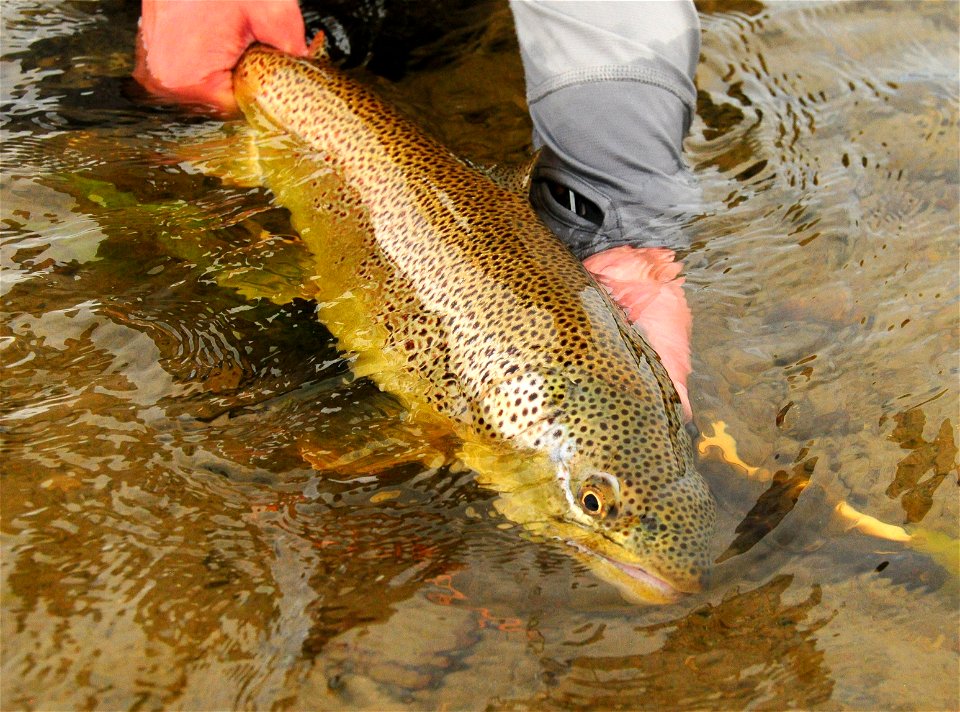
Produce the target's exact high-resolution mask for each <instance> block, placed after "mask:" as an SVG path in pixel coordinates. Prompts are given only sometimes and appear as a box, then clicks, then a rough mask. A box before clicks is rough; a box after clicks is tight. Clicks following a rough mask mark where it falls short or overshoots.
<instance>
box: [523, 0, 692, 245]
mask: <svg viewBox="0 0 960 712" xmlns="http://www.w3.org/2000/svg"><path fill="white" fill-rule="evenodd" d="M510 5H511V9H512V10H513V15H514V20H515V23H516V27H517V35H518V38H519V41H520V52H521V56H522V59H523V66H524V73H525V75H526V87H527V88H526V92H527V103H528V104H529V107H530V115H531V118H532V120H533V126H534V129H533V142H534V146H535V147H536V148H542V154H541V158H540V161H539V163H538V166H537V168H536V170H535V171H534V174H533V183H532V186H531V196H530V197H531V201H532V202H533V204H534V207H535V208H536V209H537V211H538V212H539V213H540V215H541V217H543V219H544V220H545V221H546V222H547V224H548V225H549V226H550V228H551V229H552V230H553V231H554V232H556V233H557V234H558V235H560V237H561V238H563V239H564V240H565V241H566V242H567V244H568V245H569V246H570V248H571V249H572V250H573V251H574V252H575V253H576V254H577V255H578V256H579V257H580V258H581V259H585V258H586V257H589V256H590V255H592V254H594V253H597V252H601V251H603V250H605V249H608V248H610V247H616V246H619V245H635V246H653V245H664V246H668V247H673V248H675V249H676V248H683V247H686V246H687V243H686V240H685V239H684V236H683V235H682V234H681V232H680V230H679V229H678V228H677V226H676V224H677V221H676V216H677V214H678V213H682V212H684V211H685V210H692V209H694V207H695V205H696V203H697V202H698V197H699V191H698V190H697V188H696V184H695V182H694V180H693V177H692V175H691V174H690V171H689V170H688V169H687V167H686V165H685V164H684V161H683V156H682V150H683V137H684V135H685V134H686V132H687V130H688V129H689V127H690V122H691V120H692V117H693V114H694V111H695V109H696V88H695V87H694V84H693V75H694V71H695V70H696V66H697V61H698V59H699V52H700V24H699V20H698V18H697V13H696V9H695V8H694V7H693V3H692V2H690V1H689V0H660V1H657V2H649V1H645V2H640V1H639V0H629V1H626V2H620V1H616V0H511V3H510Z"/></svg>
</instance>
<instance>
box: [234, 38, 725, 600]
mask: <svg viewBox="0 0 960 712" xmlns="http://www.w3.org/2000/svg"><path fill="white" fill-rule="evenodd" d="M234 84H235V91H236V95H237V99H238V102H239V104H240V106H241V108H242V109H243V111H244V113H245V114H246V115H247V117H248V119H249V121H250V123H251V124H252V125H253V126H254V127H255V128H256V129H257V130H258V133H259V135H260V139H259V140H258V141H257V151H258V154H259V159H260V164H261V170H262V173H263V180H264V181H265V183H266V185H267V186H268V187H270V188H271V190H272V191H273V192H274V194H275V196H276V198H277V200H278V202H280V204H282V205H284V206H285V207H287V208H288V209H289V210H290V212H291V215H292V221H293V224H294V226H295V227H296V229H297V230H298V232H300V234H301V236H302V237H303V239H304V240H305V242H306V243H307V244H308V245H309V246H310V248H311V249H312V251H313V252H314V253H315V254H316V255H317V256H318V265H320V263H321V261H322V267H320V266H318V277H317V280H316V283H317V299H318V303H319V304H320V308H319V316H320V318H321V319H322V320H323V321H324V322H325V323H326V325H327V326H328V327H329V328H330V330H331V331H332V332H333V333H334V335H335V336H336V337H337V338H338V340H339V341H340V344H341V346H342V347H343V348H344V349H346V350H349V351H354V352H356V353H357V354H358V357H357V361H356V364H355V366H356V369H357V370H358V371H359V372H360V373H363V374H365V375H370V376H371V377H372V378H374V379H375V380H376V381H377V382H378V383H379V384H380V386H381V387H382V388H384V389H385V390H388V391H390V392H392V393H394V394H395V395H396V396H397V397H398V398H399V399H400V400H401V401H402V402H403V403H404V404H405V405H406V406H407V407H408V408H409V409H410V410H411V411H412V412H413V413H414V414H424V415H426V416H427V417H436V415H440V416H441V417H443V418H445V419H447V420H449V421H450V422H451V426H452V427H453V428H455V430H456V432H457V433H458V435H459V436H460V437H461V438H462V439H463V440H464V443H465V446H464V451H465V452H467V451H471V446H472V445H476V446H477V447H479V448H481V449H482V448H494V449H497V450H499V451H501V452H502V451H506V453H507V454H508V455H512V457H513V458H514V459H515V460H519V461H525V460H529V461H531V462H533V461H534V460H538V458H539V461H541V462H542V463H546V464H548V465H549V469H550V472H551V473H552V474H551V476H550V477H549V483H548V484H549V488H550V489H549V491H548V490H546V489H543V486H542V485H543V483H541V485H540V486H539V487H540V489H537V488H533V489H532V490H531V489H530V488H529V487H528V488H527V491H528V492H530V491H537V492H538V493H539V494H538V495H537V498H538V499H537V500H536V501H532V500H531V501H529V502H527V504H529V506H528V507H527V506H526V505H524V506H525V507H526V509H524V510H523V513H522V514H521V513H520V509H521V508H519V507H516V506H514V507H511V505H510V503H509V502H507V504H505V506H504V508H503V509H504V511H505V512H506V513H507V514H508V516H513V518H514V519H517V520H518V521H521V523H523V524H524V525H525V526H529V528H530V529H532V530H535V531H536V532H537V533H538V534H542V535H544V536H550V537H556V538H560V539H562V540H564V541H566V542H568V543H570V544H571V545H572V546H573V547H574V549H575V550H576V551H577V552H579V553H580V554H581V555H583V557H582V558H584V560H586V561H587V562H588V563H589V564H590V565H591V568H592V569H593V570H594V571H596V573H597V574H598V575H600V576H601V577H602V578H605V579H607V580H610V581H612V582H614V583H615V584H617V585H618V586H620V587H621V588H622V589H623V588H626V589H630V591H631V595H633V596H634V597H638V596H639V597H641V598H647V599H654V600H664V599H665V598H669V597H670V594H671V593H672V592H673V590H674V589H676V590H681V591H692V590H697V589H698V588H699V581H700V577H701V575H702V574H703V573H704V572H705V571H706V570H707V569H708V568H709V561H708V546H709V542H710V539H711V535H712V531H713V525H714V519H715V510H714V504H713V500H712V498H711V496H710V494H709V492H708V489H707V487H706V485H705V483H704V482H703V480H702V479H701V478H700V476H699V475H698V474H697V472H696V471H695V470H694V467H693V458H692V450H691V444H690V441H689V438H688V436H687V434H686V432H685V430H684V428H683V422H682V416H681V411H680V403H679V399H678V397H677V395H676V391H675V389H674V387H673V384H672V383H671V382H670V379H669V378H668V376H667V374H666V372H665V371H664V369H663V367H662V365H661V364H660V362H659V359H658V358H657V356H656V354H655V353H654V352H653V350H652V349H651V348H650V347H649V346H648V345H647V344H646V343H645V342H644V341H643V340H642V339H641V338H640V337H639V336H638V335H637V334H636V332H635V331H634V330H633V329H632V328H631V327H630V326H629V324H627V323H626V321H625V320H624V318H623V315H622V313H621V312H620V310H619V309H618V308H617V307H616V306H614V305H613V304H612V303H611V301H610V299H609V298H608V296H607V294H606V293H605V291H604V290H602V289H601V288H600V287H598V286H597V284H596V283H595V282H594V281H593V279H592V278H591V277H590V276H589V274H588V273H587V272H586V271H585V270H584V268H583V267H582V266H581V264H580V263H579V262H578V261H577V260H576V259H575V258H574V257H573V256H572V255H571V254H570V253H569V252H568V251H567V250H566V248H565V247H564V246H563V245H562V244H561V243H560V242H559V240H558V239H557V238H556V237H555V236H554V235H553V234H552V233H550V232H549V230H548V229H547V228H546V227H545V226H544V225H543V224H542V223H541V222H540V220H539V219H538V218H537V216H536V214H535V213H534V212H533V210H532V208H531V207H530V205H529V203H528V202H527V200H526V198H525V196H521V195H517V194H515V193H513V192H511V191H508V190H506V189H504V188H502V187H501V186H499V185H497V184H496V183H494V182H493V181H492V180H490V178H489V177H487V176H486V175H484V174H482V173H481V172H479V171H478V170H476V169H474V168H472V167H470V166H468V165H467V164H465V163H464V162H463V161H461V160H459V159H458V158H457V157H455V156H454V155H453V154H452V153H450V152H449V151H448V150H447V149H445V148H444V147H443V146H441V145H440V144H438V143H437V142H435V141H433V140H432V139H430V138H428V137H427V136H425V135H424V134H423V133H422V132H421V131H420V130H419V129H418V128H417V127H416V126H415V125H414V124H412V123H411V122H410V121H408V120H406V119H404V118H403V117H402V116H400V115H399V114H398V113H397V112H396V111H395V110H393V109H392V108H391V107H389V106H387V105H385V104H384V103H383V102H382V101H381V100H380V99H379V98H378V97H376V96H375V95H374V94H373V93H372V92H370V91H369V90H367V89H365V88H364V87H362V86H360V85H358V84H357V83H356V82H354V81H352V80H351V79H349V78H348V77H346V76H344V75H343V74H341V73H339V72H338V71H337V70H336V69H334V68H333V67H332V66H330V65H329V64H327V63H325V62H323V61H319V62H313V61H308V60H301V59H295V58H291V57H289V56H286V55H283V54H281V53H277V52H274V51H272V50H268V49H265V48H259V47H254V48H252V49H250V50H248V52H247V53H246V55H245V56H244V58H243V59H242V60H241V62H240V64H239V65H238V67H237V69H236V70H235V73H234ZM472 451H474V452H476V451H477V450H476V448H473V450H472ZM468 461H471V460H470V459H469V458H468ZM482 461H483V458H482V457H474V458H473V459H472V461H471V462H472V464H473V465H474V466H475V467H476V468H477V469H478V471H479V472H478V474H479V476H480V480H481V482H486V483H488V484H490V483H492V486H494V487H495V488H496V489H499V490H500V491H501V492H502V493H504V496H503V497H502V498H501V499H504V500H505V501H506V500H509V499H511V498H513V499H514V500H515V502H514V504H516V503H517V502H520V501H521V500H522V499H523V497H522V495H521V494H519V493H518V492H519V490H518V491H517V492H512V493H507V490H509V489H510V487H509V486H508V485H505V484H503V482H502V477H501V479H500V480H498V479H497V476H496V474H495V473H492V472H487V473H484V472H483V469H484V466H483V464H482ZM501 462H502V460H501ZM531 466H532V465H531ZM488 469H489V468H488ZM494 469H496V468H494ZM498 482H499V484H498ZM511 511H512V512H513V514H512V515H511V514H510V512H511Z"/></svg>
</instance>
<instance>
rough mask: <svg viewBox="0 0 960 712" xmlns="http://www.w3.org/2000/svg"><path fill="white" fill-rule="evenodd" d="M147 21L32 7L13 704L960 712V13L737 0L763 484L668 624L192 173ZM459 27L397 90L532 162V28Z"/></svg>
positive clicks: (736, 326)
mask: <svg viewBox="0 0 960 712" xmlns="http://www.w3.org/2000/svg"><path fill="white" fill-rule="evenodd" d="M136 5H137V3H124V2H120V1H119V0H117V1H116V2H112V1H111V2H99V3H98V2H81V1H76V2H59V3H52V2H42V1H40V0H37V1H36V2H31V1H28V0H9V1H7V2H4V3H3V4H2V6H0V7H2V13H3V30H2V42H3V46H2V54H3V56H2V102H3V114H2V121H3V125H2V140H3V155H2V160H3V164H2V183H0V185H2V194H0V197H2V204H0V222H2V240H3V242H2V252H0V270H2V271H0V300H2V311H3V317H2V323H0V346H2V352H0V354H2V356H0V358H2V361H0V363H2V368H3V372H2V403H0V428H2V430H0V434H2V465H0V467H2V470H0V472H2V474H0V487H2V492H0V494H2V497H0V515H2V519H0V546H2V568H0V571H2V580H0V585H2V588H0V594H2V599H0V601H2V621H0V622H2V641H3V646H2V681H0V707H2V708H3V709H64V708H99V709H157V708H162V707H165V708H171V707H172V708H180V709H216V708H255V709H312V708H350V709H355V708H370V709H381V708H405V707H409V708H416V709H421V708H448V709H485V708H493V709H502V708H506V709H531V708H533V709H541V708H546V709H553V708H565V709H568V708H569V709H577V708H589V709H598V708H623V709H658V708H663V709H731V708H744V707H752V708H761V709H782V708H788V707H800V708H817V709H840V708H844V709H955V708H957V707H958V705H960V684H958V679H957V675H956V673H957V668H958V661H960V642H958V635H957V630H958V623H960V621H958V605H960V594H958V570H957V562H956V556H957V551H956V547H957V544H956V540H957V536H958V516H960V515H958V496H957V494H958V492H957V487H958V473H957V421H958V400H960V392H958V391H960V383H958V353H960V343H958V341H960V324H958V301H960V300H958V296H960V294H958V292H960V286H958V269H957V267H958V236H960V225H958V212H957V210H958V205H960V171H958V99H960V91H958V80H957V77H958V72H960V62H958V50H957V43H958V37H960V30H958V27H960V18H958V12H960V7H958V5H957V4H956V3H950V2H943V3H939V2H917V3H880V2H873V3H840V4H832V3H829V4H828V3H813V4H800V3H776V4H770V5H764V4H761V3H759V2H752V1H751V0H731V1H730V2H705V3H702V4H701V5H700V9H701V20H702V23H703V29H704V34H703V49H702V59H701V64H700V67H699V70H698V78H697V82H698V88H699V102H698V104H699V106H698V114H699V115H698V118H697V119H696V121H695V123H694V126H693V129H692V132H691V136H690V138H689V140H688V143H687V149H688V158H689V161H690V163H691V164H692V165H693V166H694V168H695V172H696V174H697V176H698V178H699V181H700V184H701V187H702V189H703V203H702V205H701V208H700V212H699V213H698V214H696V215H692V216H691V217H690V218H689V220H688V221H687V224H686V225H685V229H686V230H688V231H689V233H690V235H691V236H692V238H693V247H692V249H691V250H690V251H689V254H687V255H685V256H684V264H685V274H686V280H687V281H686V287H687V294H688V299H689V301H690V306H691V309H692V311H693V314H694V337H693V359H694V373H693V376H692V379H691V383H690V386H691V388H690V390H691V396H692V402H693V408H694V412H695V421H696V424H697V426H698V428H699V429H700V430H701V432H703V433H704V434H705V435H707V436H710V435H713V434H715V433H717V432H718V430H719V429H722V428H725V429H726V432H727V433H729V434H731V435H732V436H733V437H734V438H735V439H736V442H737V444H738V450H739V455H740V456H741V457H742V459H743V460H744V461H745V462H746V463H747V464H748V465H750V466H751V467H755V468H758V472H757V473H755V474H756V475H757V477H755V478H753V479H751V478H748V477H746V476H745V474H744V472H743V471H742V468H738V467H736V466H731V465H729V464H726V463H724V462H722V461H720V460H719V458H718V457H717V452H716V450H715V449H710V448H707V449H706V453H705V454H704V456H703V461H702V463H701V468H702V470H703V472H704V473H705V475H706V476H708V478H709V480H710V483H711V487H712V488H713V489H714V491H715V493H716V494H717V497H718V500H719V502H720V508H721V516H720V527H719V531H718V535H717V543H716V552H715V553H716V555H717V557H718V558H719V559H720V560H721V562H720V563H719V564H718V566H717V570H716V575H715V577H714V581H713V583H712V585H711V586H710V587H709V588H708V589H707V590H706V591H704V592H703V593H702V594H698V595H696V596H691V597H688V598H686V599H684V601H682V602H681V603H680V604H677V605H674V606H666V607H649V608H643V607H638V606H635V605H631V604H629V603H627V602H625V601H623V600H622V599H621V598H620V596H619V595H618V594H617V592H616V591H615V590H613V589H612V588H610V587H608V586H607V585H605V584H604V583H602V582H601V581H599V580H597V579H595V578H593V577H592V576H591V575H590V574H589V573H587V572H586V571H585V570H583V569H582V568H581V567H580V566H579V565H578V564H577V563H575V562H574V561H573V560H572V559H570V558H569V557H568V556H567V555H566V553H565V552H564V551H563V550H562V549H561V548H560V547H558V546H555V545H552V544H550V543H543V542H533V541H529V540H527V539H525V538H524V537H523V536H522V532H521V531H519V530H518V528H516V527H514V526H513V525H511V524H510V523H509V522H507V521H506V520H504V519H502V518H501V517H500V516H499V515H497V513H496V511H495V510H494V508H493V504H492V498H491V495H490V494H489V493H487V492H485V491H483V490H482V489H480V488H478V487H477V486H476V485H475V484H474V482H473V479H472V477H471V473H470V472H469V471H464V470H462V469H461V468H458V467H457V466H456V465H449V464H438V463H427V464H424V463H422V462H420V461H418V460H417V458H414V457H412V456H411V455H412V453H414V452H415V451H416V450H417V448H418V440H417V434H416V433H415V432H410V430H409V429H405V428H404V427H403V424H402V421H401V417H400V416H401V415H402V414H401V413H400V411H399V408H398V406H397V405H396V404H395V403H394V402H393V400H392V399H391V398H389V397H388V396H386V395H384V394H382V393H380V392H379V391H378V390H377V388H376V387H375V386H374V385H373V384H372V383H370V382H368V381H367V380H365V379H355V378H353V377H352V376H351V374H350V370H349V363H348V361H347V360H346V359H345V358H344V357H343V355H342V354H340V353H339V352H338V351H337V349H336V346H335V344H334V343H333V342H332V340H331V338H330V336H329V334H328V333H327V331H326V330H325V329H324V328H323V326H322V325H320V324H319V323H317V321H316V320H315V318H314V307H313V305H312V304H311V303H309V302H307V301H303V300H299V299H294V298H293V294H292V292H291V294H290V299H284V298H283V295H284V294H286V292H285V291H284V290H285V289H286V288H287V286H288V285H289V284H290V279H291V275H292V274H294V265H295V262H296V254H297V249H298V247H297V238H296V235H295V233H293V232H292V229H291V227H290V225H289V222H288V220H287V216H286V213H285V212H284V211H282V210H279V209H276V208H274V207H272V206H271V203H270V196H269V194H268V193H266V192H265V191H263V190H259V189H244V188H236V187H231V186H228V185H225V184H223V183H221V182H220V181H218V180H216V179H214V178H210V177H207V176H204V175H202V174H200V173H199V172H198V171H196V170H195V169H194V168H192V167H191V164H190V163H189V162H185V161H184V160H183V156H181V155H178V154H177V150H176V148H177V146H182V145H184V144H186V143H188V142H191V141H195V140H198V139H205V138H207V139H208V138H211V137H216V136H220V135H222V133H223V131H224V128H223V127H222V126H221V124H220V122H217V121H213V120H210V119H206V118H203V117H198V116H191V115H189V114H185V113H184V112H182V111H180V110H178V109H174V108H164V107H156V106H152V105H150V104H149V103H147V102H145V101H144V99H143V97H142V96H141V95H139V94H138V93H137V92H136V88H135V87H134V86H132V84H131V82H130V80H129V79H128V75H129V73H130V71H131V69H132V65H131V62H132V59H131V57H132V48H133V39H134V32H135V26H136V10H137V8H136V7H135V6H136ZM448 25H449V27H448V28H447V31H446V32H441V33H439V34H438V35H437V37H432V38H430V41H429V42H427V41H426V40H425V39H424V40H423V43H421V44H419V45H418V46H417V47H415V48H414V49H413V50H412V52H411V58H410V63H409V71H408V72H407V73H406V74H404V75H403V76H402V78H399V79H396V81H392V80H387V79H377V78H371V81H375V82H376V83H377V84H378V85H379V86H380V87H381V88H382V90H383V91H384V92H385V93H386V94H388V95H389V97H390V98H391V99H392V100H394V101H396V102H397V103H399V104H401V105H402V106H403V107H404V108H405V109H406V110H407V111H408V112H410V113H412V114H413V115H414V116H416V117H417V118H418V120H420V121H421V122H422V123H423V124H424V125H425V126H426V127H428V128H429V129H430V130H431V131H432V132H434V133H435V134H437V135H438V136H439V137H440V138H441V139H442V140H444V141H445V142H446V143H448V144H449V145H450V146H451V147H452V148H453V149H454V150H455V151H457V152H458V153H460V154H462V155H465V156H469V157H471V158H474V159H477V160H479V161H483V162H492V163H509V162H513V161H518V160H521V159H522V157H523V156H524V155H525V153H526V151H527V150H528V143H529V124H528V120H527V118H526V110H525V106H524V102H523V80H522V71H521V67H520V62H519V58H518V57H517V54H516V52H517V50H516V44H515V41H514V39H513V35H512V32H513V29H512V22H511V18H510V13H509V11H508V9H507V7H506V5H505V3H502V2H485V3H481V4H477V5H475V6H473V7H471V8H470V9H468V10H462V11H458V12H456V13H453V14H452V15H451V17H450V18H449V23H448ZM264 291H270V292H271V293H273V294H275V295H278V296H277V298H276V299H274V300H273V301H270V300H265V299H261V298H259V297H258V296H257V295H260V294H262V293H264ZM720 423H722V424H723V425H719V424H720ZM841 501H845V502H847V503H849V504H850V505H852V506H853V507H855V508H856V509H858V510H860V511H862V512H864V513H867V514H869V515H872V516H874V517H877V518H878V519H880V520H882V521H885V522H889V523H891V524H897V525H903V526H906V528H907V529H908V530H909V531H911V532H914V533H916V534H917V536H918V537H921V538H923V541H924V542H926V544H914V545H905V544H903V543H896V542H890V541H885V540H881V539H877V538H874V537H870V536H867V535H865V534H862V533H859V532H856V531H848V530H847V529H848V523H845V522H844V521H843V520H841V519H840V518H839V517H837V516H836V515H835V514H834V508H835V506H836V505H837V504H838V503H839V502H841Z"/></svg>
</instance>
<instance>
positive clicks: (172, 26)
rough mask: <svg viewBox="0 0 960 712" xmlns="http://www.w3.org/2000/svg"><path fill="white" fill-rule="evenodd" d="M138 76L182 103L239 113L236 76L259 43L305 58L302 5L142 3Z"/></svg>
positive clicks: (210, 0) (245, 0)
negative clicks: (244, 56) (234, 72)
mask: <svg viewBox="0 0 960 712" xmlns="http://www.w3.org/2000/svg"><path fill="white" fill-rule="evenodd" d="M142 13H143V14H142V17H141V18H140V30H139V32H138V33H137V61H136V67H135V69H134V71H133V77H134V79H136V80H137V81H138V82H140V84H142V85H143V86H144V87H145V88H146V89H147V90H148V91H150V92H151V93H153V94H156V95H158V96H161V97H164V98H167V99H173V100H176V101H180V102H187V103H199V104H206V105H209V106H213V107H215V108H217V109H219V110H220V111H222V112H225V113H232V112H234V111H236V108H237V104H236V101H235V99H234V98H233V77H232V75H231V71H232V69H233V67H234V65H236V63H237V60H239V59H240V55H242V54H243V51H244V50H245V49H246V48H247V47H248V46H250V45H251V44H253V43H254V42H262V43H264V44H267V45H270V46H272V47H276V48H277V49H280V50H283V51H284V52H287V53H289V54H294V55H297V56H300V57H303V56H306V54H307V44H306V40H305V30H304V24H303V15H302V14H301V13H300V6H299V5H298V4H297V0H143V6H142Z"/></svg>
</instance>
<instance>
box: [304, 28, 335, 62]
mask: <svg viewBox="0 0 960 712" xmlns="http://www.w3.org/2000/svg"><path fill="white" fill-rule="evenodd" d="M307 56H308V57H309V58H310V59H313V60H320V61H326V60H328V59H330V53H329V52H328V51H327V36H326V34H325V33H324V31H323V30H317V34H315V35H314V36H313V39H312V40H310V45H309V46H308V47H307Z"/></svg>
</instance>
